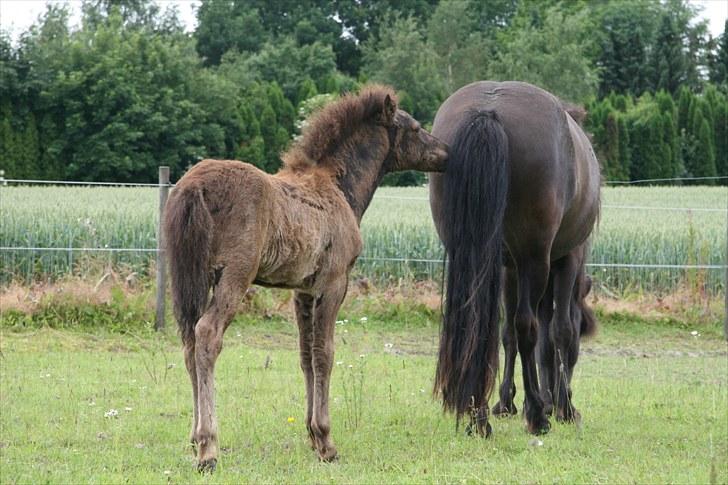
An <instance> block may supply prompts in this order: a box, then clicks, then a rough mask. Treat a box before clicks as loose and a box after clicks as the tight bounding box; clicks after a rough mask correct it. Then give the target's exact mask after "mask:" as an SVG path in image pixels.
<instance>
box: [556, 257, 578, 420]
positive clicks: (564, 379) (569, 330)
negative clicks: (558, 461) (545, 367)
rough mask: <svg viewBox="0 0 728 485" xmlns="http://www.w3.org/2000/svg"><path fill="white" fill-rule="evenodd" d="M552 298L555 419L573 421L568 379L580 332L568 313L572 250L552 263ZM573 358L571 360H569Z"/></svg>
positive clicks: (573, 279) (573, 266)
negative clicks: (553, 313) (554, 304)
mask: <svg viewBox="0 0 728 485" xmlns="http://www.w3.org/2000/svg"><path fill="white" fill-rule="evenodd" d="M553 266H554V301H555V303H556V311H555V315H554V318H553V321H552V322H551V330H550V332H549V333H550V334H551V345H552V347H553V364H552V368H553V371H552V372H553V373H552V379H553V388H554V391H553V393H554V405H555V407H556V419H558V420H559V421H573V420H574V418H575V416H576V414H575V413H576V410H575V409H574V407H573V406H572V404H571V389H570V386H569V382H570V380H571V378H570V374H571V370H572V368H573V365H574V364H575V363H576V359H575V357H576V355H577V354H578V347H577V349H576V352H574V343H575V342H576V343H577V344H578V340H579V335H578V333H577V332H576V331H575V328H574V322H573V316H572V314H571V306H572V298H573V297H574V284H575V283H576V274H577V271H578V261H577V259H576V257H575V256H574V255H573V254H570V255H568V256H565V257H563V258H561V259H560V260H558V261H556V262H555V263H554V265H553ZM572 360H573V363H572Z"/></svg>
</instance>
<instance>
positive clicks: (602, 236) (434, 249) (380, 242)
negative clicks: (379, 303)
mask: <svg viewBox="0 0 728 485" xmlns="http://www.w3.org/2000/svg"><path fill="white" fill-rule="evenodd" d="M426 198H427V190H426V189H425V188H422V187H417V188H390V187H384V188H381V189H379V190H378V191H377V194H376V195H375V198H374V200H373V202H372V205H371V207H370V208H369V210H368V211H367V213H366V214H365V217H364V219H363V221H362V233H363V236H364V240H365V245H364V252H363V254H362V258H361V259H360V261H359V263H358V267H357V270H358V271H359V272H360V273H362V274H365V275H367V276H370V277H371V276H375V277H377V278H378V279H380V280H381V279H394V280H396V279H398V278H402V277H405V278H406V277H415V278H435V279H437V277H438V275H439V272H440V270H441V266H442V265H441V263H440V262H439V260H441V259H442V249H441V245H440V242H439V240H438V238H437V235H436V234H435V231H434V228H433V225H432V221H431V217H430V211H429V204H428V202H427V200H426ZM157 204H158V195H157V191H156V190H155V189H153V188H88V187H41V188H38V187H1V188H0V246H2V247H15V246H22V247H42V248H45V247H56V248H73V247H75V248H78V247H91V248H107V247H108V248H155V247H156V235H155V230H156V229H155V227H156V221H157ZM603 204H604V206H605V207H604V209H603V211H602V218H601V225H600V227H599V229H598V232H597V235H596V238H595V242H594V245H593V251H592V257H591V261H592V262H595V263H632V264H645V263H648V264H673V265H682V264H716V265H720V264H724V263H725V247H726V246H725V245H726V212H725V210H726V207H727V205H728V189H727V188H726V187H607V188H605V189H604V190H603ZM615 206H630V207H641V208H642V209H638V210H636V209H626V208H619V207H615ZM647 208H653V209H659V210H653V209H647ZM673 208H692V209H696V210H694V211H680V210H672V209H673ZM665 209H668V210H665ZM697 209H711V210H712V211H707V212H706V211H700V210H697ZM721 211H722V212H721ZM153 257H154V254H153V253H134V252H131V253H118V254H111V253H100V254H99V253H96V254H94V253H92V254H88V253H80V252H67V251H60V252H49V251H32V252H29V251H10V250H3V251H2V255H1V259H2V268H1V269H0V280H2V281H4V282H7V281H9V280H11V279H18V278H20V279H25V280H26V281H28V280H31V279H35V280H43V279H47V278H48V277H49V276H50V277H55V276H58V275H62V274H66V273H68V272H69V271H70V269H71V268H73V271H74V272H75V273H77V274H79V273H81V274H82V273H83V272H84V271H86V270H87V268H89V267H94V266H98V264H99V263H101V264H112V265H116V266H119V265H122V266H123V265H128V266H130V267H131V268H132V269H134V270H136V271H138V272H144V271H146V270H147V269H148V262H149V261H150V260H151V259H153ZM372 258H374V259H372ZM379 258H405V259H424V260H435V261H437V262H416V261H414V262H413V261H407V262H399V261H381V260H379ZM597 271H600V272H601V274H600V275H599V283H600V284H601V286H603V287H606V288H609V289H611V290H612V291H620V292H625V291H630V290H633V289H638V290H641V289H647V290H657V291H672V290H674V289H675V288H677V287H678V286H679V285H680V284H682V283H684V282H685V279H686V277H689V278H692V279H693V280H698V281H700V280H704V281H707V282H708V286H709V287H710V288H712V289H713V290H720V289H721V288H722V283H721V280H722V274H723V273H722V272H721V271H720V270H709V271H702V272H697V273H696V272H694V271H693V272H690V274H686V271H685V270H679V269H667V270H662V269H660V270H656V269H609V270H607V269H599V270H597V269H594V270H592V273H594V272H597Z"/></svg>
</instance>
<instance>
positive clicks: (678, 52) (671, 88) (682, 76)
mask: <svg viewBox="0 0 728 485" xmlns="http://www.w3.org/2000/svg"><path fill="white" fill-rule="evenodd" d="M654 45H655V47H654V52H653V54H652V61H651V67H652V69H653V78H652V88H653V89H655V90H658V89H664V90H666V91H668V92H670V93H675V92H677V90H678V88H679V87H680V85H681V84H682V83H683V82H685V81H686V79H687V77H688V76H687V72H686V71H687V60H686V56H685V52H684V46H683V41H682V38H681V36H680V32H679V31H678V29H677V25H676V23H675V19H674V17H673V15H671V14H670V12H666V13H664V14H663V16H662V21H661V23H660V28H659V29H658V31H657V37H656V39H655V44H654Z"/></svg>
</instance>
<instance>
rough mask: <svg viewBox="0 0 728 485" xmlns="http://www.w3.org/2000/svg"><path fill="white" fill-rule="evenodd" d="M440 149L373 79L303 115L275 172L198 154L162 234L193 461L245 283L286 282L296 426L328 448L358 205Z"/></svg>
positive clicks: (434, 161) (211, 432)
mask: <svg viewBox="0 0 728 485" xmlns="http://www.w3.org/2000/svg"><path fill="white" fill-rule="evenodd" d="M446 150H447V146H446V145H445V144H443V143H442V142H440V141H438V140H436V139H435V138H434V137H432V136H431V135H430V134H429V133H427V132H426V131H424V130H422V129H421V128H420V125H419V123H417V121H415V120H414V119H413V118H412V117H411V116H410V115H408V114H407V113H405V112H404V111H401V110H398V109H397V106H396V100H395V96H394V93H393V92H392V90H391V89H389V88H385V87H378V86H374V87H370V88H367V89H364V90H363V91H362V92H361V94H359V95H357V96H354V95H350V96H345V97H344V98H343V99H341V100H339V101H337V102H335V103H333V104H331V105H329V106H327V107H326V108H324V109H323V110H322V111H320V112H319V113H318V114H317V115H315V117H314V118H313V119H312V120H311V122H310V123H309V124H308V126H307V128H306V129H305V130H304V133H303V136H302V138H301V139H300V140H299V141H298V142H297V143H296V144H295V145H294V146H293V148H291V149H290V150H289V151H288V152H287V153H286V154H284V155H283V160H284V167H283V169H282V170H281V171H280V172H278V173H277V174H276V175H268V174H266V173H264V172H262V171H260V170H258V169H257V168H255V167H254V166H252V165H249V164H246V163H241V162H235V161H216V160H205V161H203V162H200V163H198V164H197V165H195V166H194V167H192V169H190V171H189V172H187V173H186V174H185V176H184V177H182V178H181V179H180V181H179V182H178V183H177V186H176V187H175V189H174V191H173V192H172V194H171V196H170V198H169V202H167V206H166V211H165V215H164V234H165V235H164V238H165V241H166V247H167V252H168V255H169V261H170V269H171V283H172V296H173V301H174V309H175V316H176V317H177V321H178V323H179V328H180V333H181V335H182V341H183V343H184V355H185V364H186V366H187V370H188V372H189V375H190V379H191V381H192V394H193V404H194V418H193V422H192V432H191V436H190V440H191V441H192V443H193V445H194V446H196V447H197V452H198V455H197V458H198V467H199V469H200V470H201V471H205V470H212V469H214V467H215V464H216V462H217V456H218V433H217V422H216V418H215V401H214V369H215V361H216V359H217V357H218V355H219V354H220V351H221V349H222V339H223V333H224V332H225V330H226V329H227V327H228V325H230V322H231V321H232V319H233V316H234V315H235V313H236V311H237V309H238V304H239V302H240V300H241V297H242V296H243V294H244V293H245V291H246V289H247V288H248V287H249V286H250V285H251V284H254V283H255V284H259V285H263V286H269V287H277V288H291V289H295V290H296V293H295V310H296V319H297V322H298V327H299V333H300V336H299V339H300V354H301V368H302V370H303V373H304V377H305V382H306V399H307V412H306V427H307V429H308V433H309V437H310V438H311V445H312V447H313V448H314V449H315V450H316V451H317V452H318V456H319V457H320V458H321V459H322V460H326V461H328V460H332V459H333V458H335V457H336V448H335V447H334V443H333V441H332V439H331V436H330V429H331V423H330V419H329V408H328V405H329V378H330V376H331V368H332V364H333V359H334V323H335V320H336V313H337V312H338V310H339V306H340V305H341V303H342V301H343V299H344V296H345V294H346V289H347V284H348V275H349V271H350V270H351V268H352V266H353V265H354V262H355V261H356V258H357V256H358V255H359V252H360V251H361V247H362V240H361V236H360V233H359V223H360V221H361V217H362V215H363V214H364V211H365V210H366V208H367V206H368V205H369V202H370V201H371V199H372V195H373V194H374V191H375V190H376V188H377V185H378V184H379V182H380V181H381V179H382V177H383V176H384V174H386V173H387V172H391V171H396V170H422V171H441V170H443V169H444V166H445V159H446V158H447V151H446ZM210 290H212V292H211V293H212V297H210Z"/></svg>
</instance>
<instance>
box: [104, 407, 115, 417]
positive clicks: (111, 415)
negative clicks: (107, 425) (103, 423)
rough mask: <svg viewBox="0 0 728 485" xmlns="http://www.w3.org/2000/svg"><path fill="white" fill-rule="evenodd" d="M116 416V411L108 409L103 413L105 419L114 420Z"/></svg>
mask: <svg viewBox="0 0 728 485" xmlns="http://www.w3.org/2000/svg"><path fill="white" fill-rule="evenodd" d="M118 416H119V411H117V410H116V409H109V410H108V411H106V412H105V413H104V417H105V418H116V417H118Z"/></svg>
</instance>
